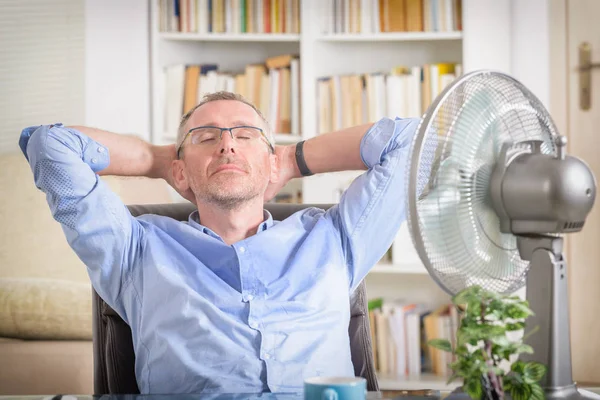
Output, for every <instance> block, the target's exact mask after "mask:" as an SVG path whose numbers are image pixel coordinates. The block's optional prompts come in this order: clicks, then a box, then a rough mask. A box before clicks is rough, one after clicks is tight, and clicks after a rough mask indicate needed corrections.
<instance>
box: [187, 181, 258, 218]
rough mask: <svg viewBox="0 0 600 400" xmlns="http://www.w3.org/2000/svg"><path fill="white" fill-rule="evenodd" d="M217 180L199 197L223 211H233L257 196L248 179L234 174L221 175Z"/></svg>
mask: <svg viewBox="0 0 600 400" xmlns="http://www.w3.org/2000/svg"><path fill="white" fill-rule="evenodd" d="M221 174H222V176H220V177H218V178H219V179H213V180H212V181H211V182H209V183H208V184H207V185H206V186H205V191H202V190H201V191H200V192H199V195H200V196H199V197H200V198H201V199H202V200H203V201H205V202H207V203H209V204H212V205H214V206H217V207H219V208H221V209H223V210H228V211H230V210H235V209H239V208H241V207H242V206H243V205H244V204H247V203H249V202H250V201H252V200H254V199H256V198H257V197H258V196H259V192H258V189H257V187H256V185H254V184H253V182H252V180H251V178H250V177H244V176H237V177H232V176H231V175H233V174H235V173H221Z"/></svg>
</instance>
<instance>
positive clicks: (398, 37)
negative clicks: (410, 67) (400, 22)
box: [318, 31, 463, 42]
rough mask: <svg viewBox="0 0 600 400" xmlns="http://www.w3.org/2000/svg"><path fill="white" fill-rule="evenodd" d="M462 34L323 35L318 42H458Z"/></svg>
mask: <svg viewBox="0 0 600 400" xmlns="http://www.w3.org/2000/svg"><path fill="white" fill-rule="evenodd" d="M462 37H463V35H462V32H460V31H458V32H392V33H373V34H366V33H351V34H348V33H344V34H339V33H331V34H323V35H321V36H320V37H319V38H318V40H320V41H324V42H381V41H388V42H408V41H433V40H460V39H462Z"/></svg>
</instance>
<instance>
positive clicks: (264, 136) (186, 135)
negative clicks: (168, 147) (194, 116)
mask: <svg viewBox="0 0 600 400" xmlns="http://www.w3.org/2000/svg"><path fill="white" fill-rule="evenodd" d="M203 128H212V129H219V130H220V131H221V134H220V135H219V142H221V140H222V139H223V132H224V131H229V136H231V139H234V137H233V132H232V131H231V130H232V129H237V128H252V129H257V130H258V131H260V134H261V136H262V137H263V138H264V140H265V142H266V143H267V145H269V149H271V152H272V153H275V148H274V147H273V145H272V144H271V142H270V141H269V138H268V137H267V135H266V134H265V131H264V130H263V129H262V128H259V127H258V126H252V125H238V126H232V127H229V128H221V127H218V126H213V125H202V126H196V127H194V128H192V129H190V130H189V131H187V133H186V134H185V136H184V137H183V140H182V141H181V143H179V146H177V151H176V154H177V159H178V160H180V159H181V157H180V155H179V154H180V152H181V149H182V148H183V144H184V143H185V141H186V140H187V138H188V136H189V135H190V133H192V132H193V131H196V130H198V129H203ZM234 140H235V139H234Z"/></svg>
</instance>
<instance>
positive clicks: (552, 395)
mask: <svg viewBox="0 0 600 400" xmlns="http://www.w3.org/2000/svg"><path fill="white" fill-rule="evenodd" d="M545 395H546V400H580V399H581V400H584V399H591V400H600V394H597V393H594V392H591V391H589V390H585V389H582V388H578V387H577V385H576V384H572V385H569V386H565V387H562V388H552V389H546V390H545ZM504 396H505V399H511V398H512V397H511V396H510V394H508V393H506V394H505V395H504ZM445 400H471V397H470V396H469V395H468V394H467V393H465V392H463V390H462V387H458V388H456V389H454V391H452V393H450V394H449V395H448V396H447V397H445Z"/></svg>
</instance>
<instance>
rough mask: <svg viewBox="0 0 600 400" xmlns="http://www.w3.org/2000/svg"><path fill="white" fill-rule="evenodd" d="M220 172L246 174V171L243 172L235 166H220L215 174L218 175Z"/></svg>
mask: <svg viewBox="0 0 600 400" xmlns="http://www.w3.org/2000/svg"><path fill="white" fill-rule="evenodd" d="M219 172H237V173H245V172H246V171H245V170H243V169H242V168H240V167H238V166H237V165H235V164H223V165H220V166H219V167H218V168H217V169H216V170H215V172H213V175H214V174H218V173H219Z"/></svg>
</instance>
